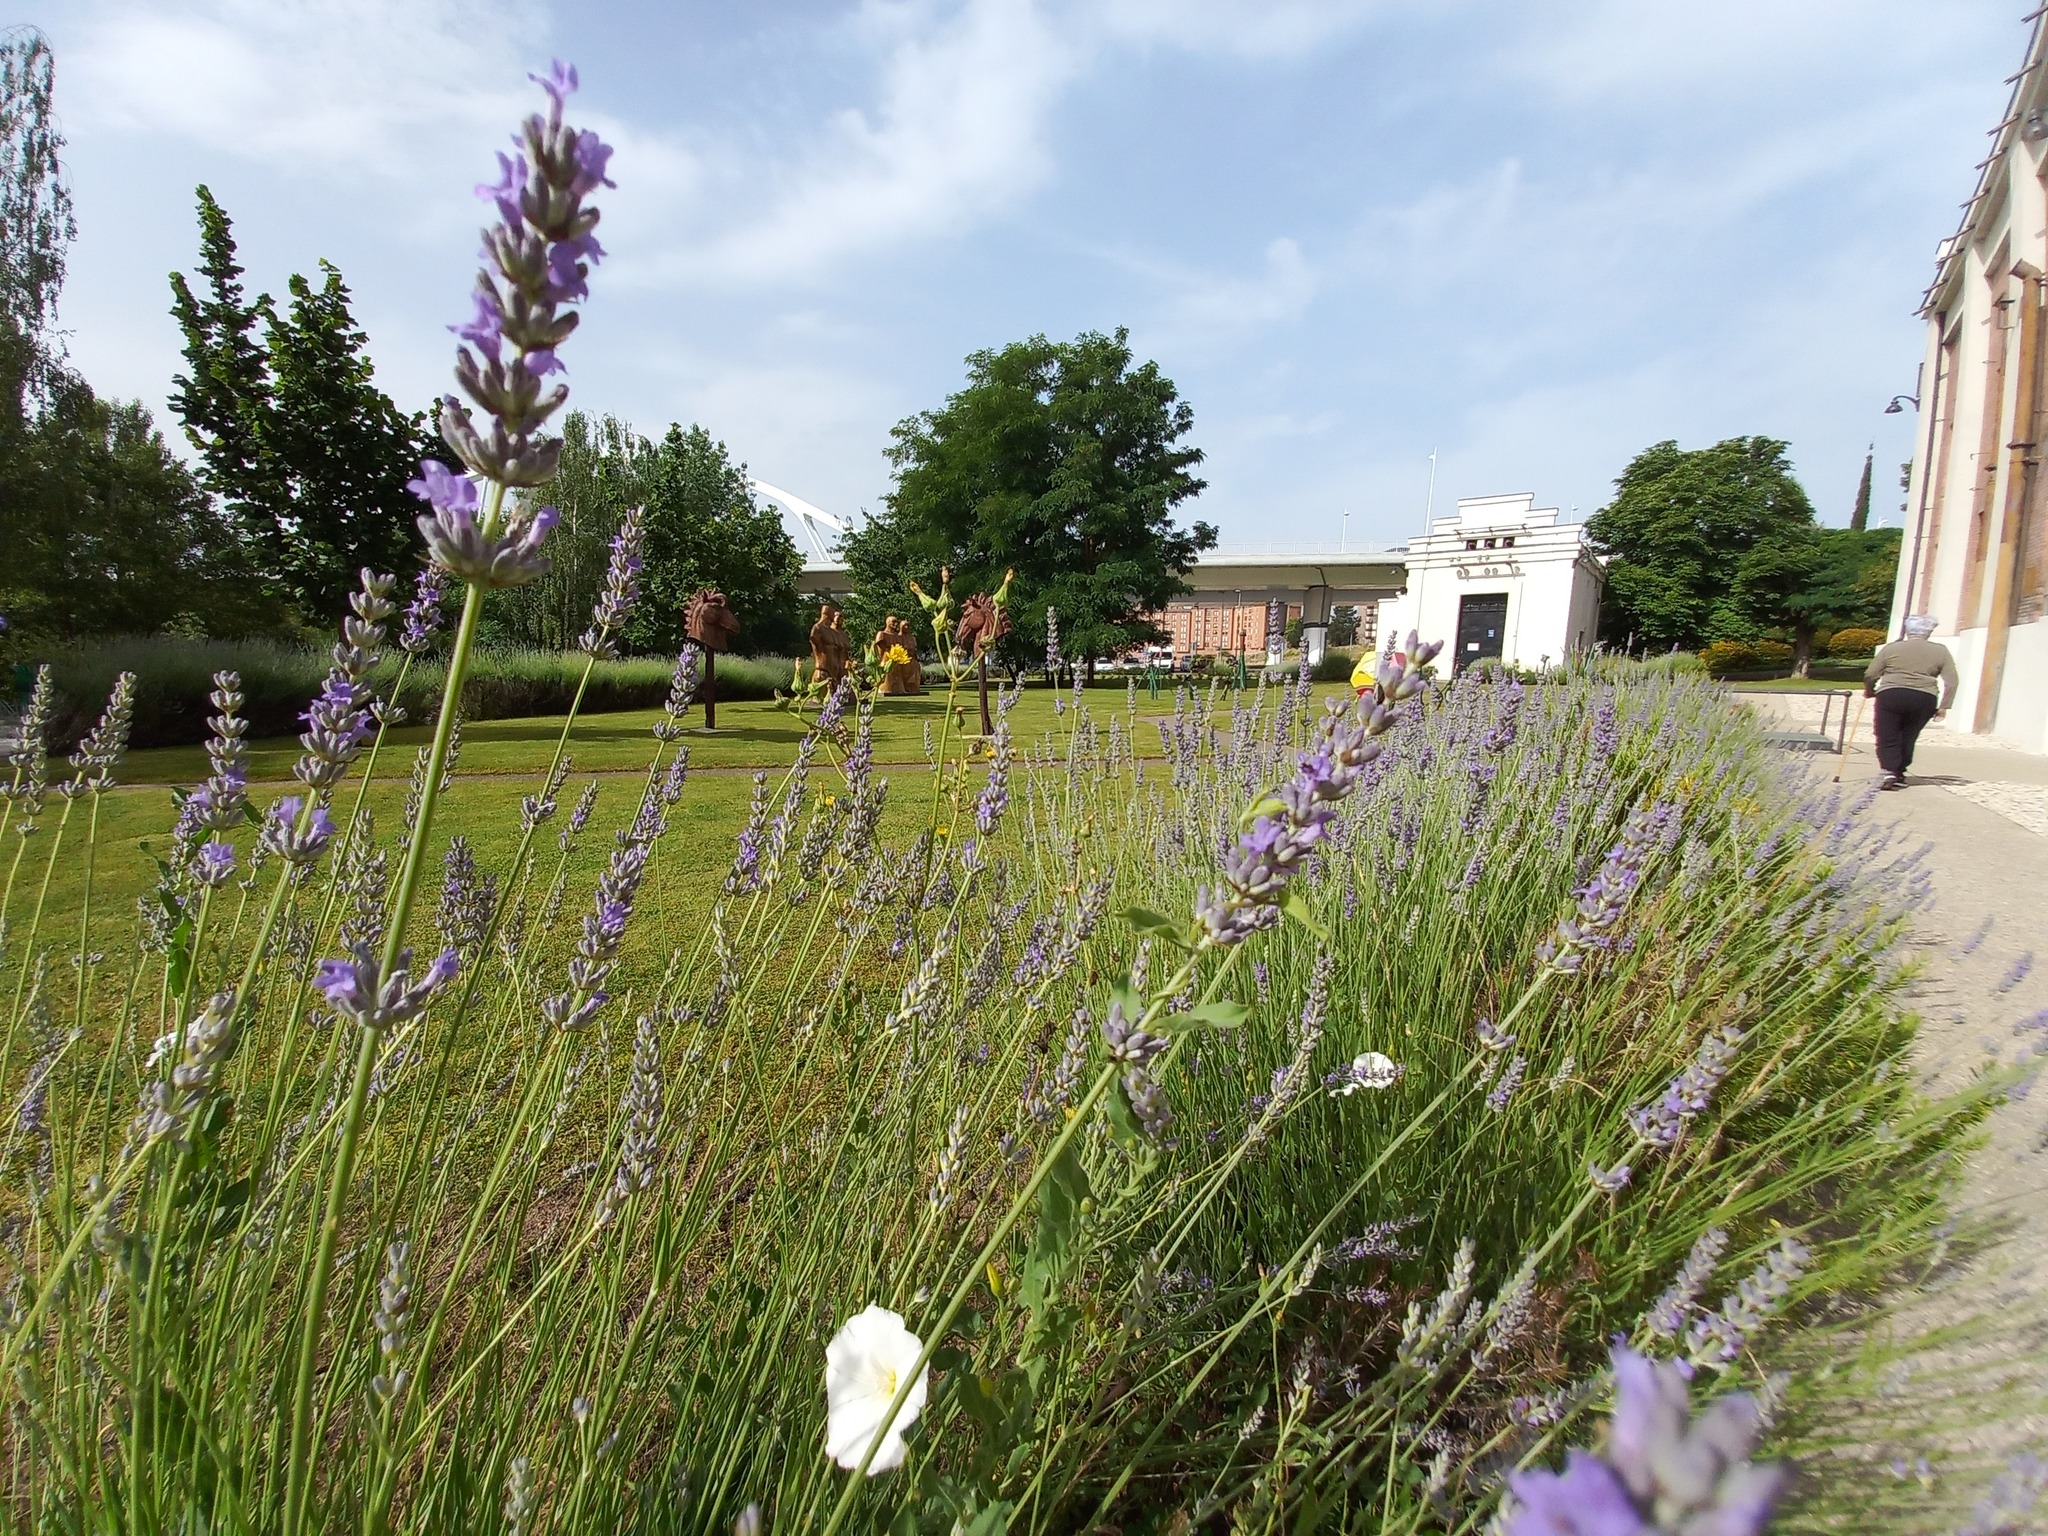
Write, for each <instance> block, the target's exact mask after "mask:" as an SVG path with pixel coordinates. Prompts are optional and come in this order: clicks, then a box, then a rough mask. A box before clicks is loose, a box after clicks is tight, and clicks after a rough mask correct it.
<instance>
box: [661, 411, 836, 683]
mask: <svg viewBox="0 0 2048 1536" xmlns="http://www.w3.org/2000/svg"><path fill="white" fill-rule="evenodd" d="M634 457H635V462H634V464H633V465H632V470H633V479H634V480H635V481H636V482H637V483H636V485H635V491H636V493H637V499H638V500H639V501H640V502H641V503H642V504H644V505H645V506H646V508H647V551H646V557H645V566H644V568H643V570H642V571H641V575H640V586H641V594H642V595H641V599H640V607H639V610H638V611H637V612H636V613H635V614H634V616H633V622H632V624H631V625H630V626H629V628H628V630H627V640H628V643H629V644H631V645H632V646H633V647H634V648H635V649H636V650H642V651H663V652H668V653H671V654H672V653H674V652H676V651H678V650H680V649H681V648H682V645H683V642H684V640H685V639H686V638H687V636H686V635H685V633H684V628H683V621H684V613H685V610H686V608H687V607H688V605H689V600H690V595H691V594H692V593H693V592H695V591H697V590H698V589H699V588H700V587H717V588H718V589H719V590H720V591H722V592H723V593H725V596H726V600H727V602H728V603H730V605H731V607H732V611H733V612H734V613H735V614H737V615H738V616H739V620H740V632H739V634H738V636H737V637H736V638H735V640H734V648H735V649H736V650H739V651H743V652H753V653H759V652H761V651H764V650H776V649H780V650H788V649H793V648H794V647H795V646H796V645H797V643H798V641H799V639H800V637H801V635H802V629H801V628H800V627H799V625H798V623H797V613H796V583H797V576H798V574H799V573H800V572H801V571H802V570H803V564H804V562H803V556H801V555H800V554H798V553H797V548H796V545H795V544H794V543H793V542H792V541H791V540H790V537H789V534H788V533H787V532H786V531H784V529H783V526H782V518H781V516H780V514H778V513H777V512H776V511H775V510H774V509H773V508H771V507H764V506H762V505H761V504H760V503H758V502H756V501H755V500H754V497H753V493H752V492H750V491H749V490H748V489H747V467H746V465H744V464H736V463H734V462H733V460H732V457H731V455H730V454H729V453H728V452H727V450H726V446H725V444H724V443H722V442H719V441H717V440H716V439H714V438H713V437H712V436H711V434H710V433H709V432H707V431H705V430H704V429H703V428H702V427H698V426H693V427H691V428H690V429H689V430H688V431H685V430H683V428H682V427H680V426H671V427H670V428H669V429H668V434H667V436H665V437H663V438H662V440H661V442H660V444H659V446H656V447H652V448H650V447H649V446H648V445H647V444H646V443H645V441H644V440H643V441H642V442H641V443H640V445H639V447H638V449H637V451H636V453H635V455H634Z"/></svg>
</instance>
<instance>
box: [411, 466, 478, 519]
mask: <svg viewBox="0 0 2048 1536" xmlns="http://www.w3.org/2000/svg"><path fill="white" fill-rule="evenodd" d="M405 488H406V489H407V490H408V491H411V492H412V493H413V495H415V496H417V497H419V499H420V500H421V501H424V502H429V503H431V504H432V505H433V506H434V507H436V508H438V509H440V510H441V511H444V512H474V511H475V510H476V508H477V494H476V482H475V481H474V480H472V479H470V478H469V476H467V475H458V474H456V473H455V472H454V471H453V470H451V469H450V468H449V467H448V466H447V465H446V464H443V463H442V462H441V461H440V460H439V459H421V460H420V477H419V478H418V479H417V480H408V481H406V483H405Z"/></svg>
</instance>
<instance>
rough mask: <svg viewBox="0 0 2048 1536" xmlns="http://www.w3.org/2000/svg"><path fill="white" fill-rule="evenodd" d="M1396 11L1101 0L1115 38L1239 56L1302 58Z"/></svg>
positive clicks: (1272, 0)
mask: <svg viewBox="0 0 2048 1536" xmlns="http://www.w3.org/2000/svg"><path fill="white" fill-rule="evenodd" d="M1389 9H1392V6H1390V5H1389V4H1387V3H1384V0H1099V3H1098V4H1097V5H1095V6H1094V7H1092V8H1090V10H1088V11H1087V12H1084V13H1083V15H1084V16H1086V17H1087V18H1088V19H1089V20H1092V22H1093V23H1094V25H1095V26H1096V27H1097V28H1099V29H1100V31H1101V32H1102V33H1103V34H1104V35H1105V36H1107V37H1109V38H1110V39H1113V40H1115V41H1118V42H1127V43H1141V44H1143V43H1165V44H1169V45H1171V46H1174V47H1179V48H1185V49H1188V50H1189V51H1191V52H1199V53H1220V54H1228V55H1233V56H1235V57H1238V58H1263V59H1288V58H1297V57H1299V56H1300V55H1302V54H1304V53H1307V52H1309V51H1311V50H1312V49H1315V48H1317V47H1320V46H1322V45H1323V44H1325V43H1328V42H1330V41H1332V40H1333V39H1335V38H1337V37H1340V36H1342V35H1343V34H1344V33H1346V32H1350V31H1353V30H1355V29H1356V28H1358V27H1359V26H1361V25H1363V24H1364V23H1365V22H1366V21H1368V20H1370V19H1371V18H1372V17H1374V16H1376V15H1379V14H1381V13H1383V12H1385V11H1387V10H1389Z"/></svg>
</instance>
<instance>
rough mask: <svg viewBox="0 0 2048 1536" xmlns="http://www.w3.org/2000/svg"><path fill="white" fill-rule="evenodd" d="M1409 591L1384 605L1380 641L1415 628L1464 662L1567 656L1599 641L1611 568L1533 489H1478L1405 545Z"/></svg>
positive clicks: (1578, 527)
mask: <svg viewBox="0 0 2048 1536" xmlns="http://www.w3.org/2000/svg"><path fill="white" fill-rule="evenodd" d="M1407 563H1408V573H1407V579H1408V590H1407V591H1405V592H1403V593H1402V594H1401V595H1400V596H1398V597H1390V598H1387V599H1385V600H1383V601H1382V602H1381V603H1380V613H1379V634H1380V636H1381V639H1382V644H1384V643H1385V642H1386V641H1388V640H1393V641H1396V642H1398V641H1401V640H1405V639H1406V638H1407V635H1408V631H1409V630H1411V629H1412V630H1414V631H1415V632H1416V633H1417V634H1419V635H1420V636H1421V637H1422V638H1423V639H1425V640H1442V641H1443V642H1444V652H1445V655H1446V657H1447V658H1454V659H1455V665H1456V666H1457V668H1458V669H1459V670H1463V669H1464V668H1465V667H1468V666H1470V665H1471V664H1472V663H1473V662H1475V661H1482V660H1485V659H1486V658H1488V657H1498V658H1499V659H1500V660H1501V661H1503V662H1505V663H1506V664H1508V665H1509V666H1519V667H1537V666H1541V665H1543V664H1544V663H1545V662H1559V661H1563V660H1564V659H1565V658H1566V657H1567V656H1570V655H1572V654H1574V653H1575V652H1578V651H1583V650H1585V649H1587V648H1588V647H1589V646H1591V645H1592V644H1593V641H1594V638H1595V635H1596V632H1597V631H1598V629H1599V625H1600V589H1601V587H1602V585H1603V584H1604V583H1605V581H1606V568H1605V567H1604V566H1603V565H1602V564H1601V563H1600V557H1599V556H1598V555H1596V554H1594V553H1593V551H1592V549H1591V548H1589V547H1588V546H1587V544H1586V530H1585V527H1584V525H1583V524H1580V523H1560V522H1559V521H1558V520H1557V508H1555V507H1538V506H1537V505H1536V498H1535V496H1534V495H1533V494H1531V493H1528V492H1524V493H1522V494H1520V495H1514V496H1471V497H1466V498H1464V499H1462V500H1460V501H1459V503H1458V512H1457V515H1456V516H1455V517H1439V518H1437V519H1436V520H1435V521H1434V522H1432V523H1431V524H1430V530H1429V532H1428V533H1426V534H1424V535H1422V536H1421V537H1420V538H1417V539H1412V540H1410V541H1409V544H1408V554H1407Z"/></svg>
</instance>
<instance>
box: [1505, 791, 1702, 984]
mask: <svg viewBox="0 0 2048 1536" xmlns="http://www.w3.org/2000/svg"><path fill="white" fill-rule="evenodd" d="M1677 814H1678V811H1677V807H1675V806H1673V805H1670V804H1668V803H1665V804H1658V805H1654V806H1638V807H1637V808H1636V809H1635V810H1634V811H1633V812H1632V813H1631V814H1630V816H1629V819H1628V825H1627V826H1626V827H1624V828H1623V829H1622V835H1621V841H1620V842H1618V843H1616V844H1615V845H1614V846H1613V847H1612V848H1610V849H1609V850H1608V851H1607V857H1606V859H1605V860H1604V861H1603V862H1602V864H1601V865H1600V870H1599V872H1598V873H1597V874H1595V875H1594V876H1593V878H1592V879H1591V880H1590V881H1588V882H1587V883H1586V884H1584V885H1582V886H1580V887H1579V888H1578V889H1577V890H1575V891H1573V892H1572V894H1573V895H1574V896H1576V897H1578V898H1579V903H1578V907H1577V908H1576V910H1575V911H1574V912H1573V914H1572V915H1571V916H1570V917H1567V918H1565V919H1563V920H1562V921H1561V922H1559V923H1558V925H1557V930H1556V932H1555V933H1554V934H1552V935H1551V937H1549V938H1547V939H1545V940H1544V941H1543V942H1542V943H1540V944H1538V945H1537V946H1536V958H1537V959H1538V960H1539V961H1541V962H1542V963H1543V964H1544V965H1546V966H1548V967H1549V968H1550V969H1551V970H1553V971H1557V972H1560V973H1563V974H1566V975H1569V974H1571V973H1572V972H1575V971H1577V970H1578V969H1579V968H1580V966H1581V965H1583V964H1584V963H1585V952H1586V951H1588V950H1603V949H1613V948H1614V947H1615V944H1616V941H1617V939H1618V937H1619V935H1618V934H1617V933H1616V932H1615V928H1616V925H1617V924H1619V923H1620V921H1621V919H1622V917H1623V916H1624V915H1625V914H1626V913H1627V911H1628V907H1629V903H1630V901H1632V900H1633V899H1634V897H1635V893H1636V890H1637V888H1638V887H1639V886H1641V884H1642V880H1643V867H1644V865H1645V864H1646V863H1647V862H1648V860H1649V858H1650V856H1651V854H1652V853H1653V852H1655V851H1657V850H1658V849H1659V848H1661V847H1663V846H1664V845H1665V839H1666V838H1667V836H1668V835H1669V834H1670V832H1671V831H1672V828H1673V824H1674V822H1675V819H1676V817H1677Z"/></svg>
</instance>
